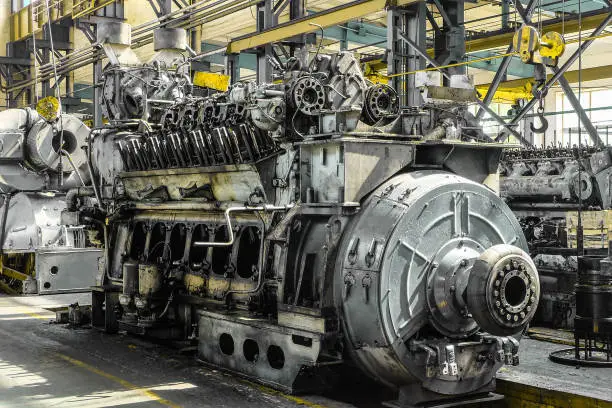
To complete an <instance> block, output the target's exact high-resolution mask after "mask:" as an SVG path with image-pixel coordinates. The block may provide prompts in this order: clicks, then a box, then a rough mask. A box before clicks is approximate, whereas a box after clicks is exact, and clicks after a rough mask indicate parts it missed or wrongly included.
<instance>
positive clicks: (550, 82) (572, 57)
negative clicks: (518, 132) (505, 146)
mask: <svg viewBox="0 0 612 408" xmlns="http://www.w3.org/2000/svg"><path fill="white" fill-rule="evenodd" d="M611 21H612V13H610V12H608V14H607V16H606V18H604V19H603V21H601V22H600V24H599V25H598V26H597V28H595V30H594V31H593V32H592V33H591V35H590V36H589V37H588V38H587V39H586V40H585V41H584V42H583V43H582V44H580V46H579V47H578V49H577V50H576V51H575V52H574V53H573V54H572V55H570V57H569V58H568V59H567V61H565V63H564V64H563V65H562V66H561V68H559V69H558V70H557V71H556V72H555V73H554V74H553V76H552V77H551V78H550V79H548V80H547V81H546V83H545V84H544V85H543V86H542V88H541V89H540V92H541V93H542V94H546V92H548V90H549V89H550V88H551V87H552V86H553V85H554V84H555V82H557V81H558V80H559V78H560V77H561V76H562V75H563V74H564V73H565V71H567V69H568V68H569V67H570V66H572V64H573V63H574V62H575V61H576V60H577V59H578V57H579V56H580V55H581V54H582V53H583V52H584V51H585V50H586V49H587V48H588V47H589V46H590V45H591V44H592V43H593V41H595V38H594V37H597V36H598V35H599V34H601V32H602V31H603V30H604V29H605V28H606V27H607V26H608V24H610V22H611ZM536 102H537V98H533V99H531V100H530V101H529V102H527V104H525V106H523V109H521V110H520V112H519V113H518V114H517V115H516V116H515V117H514V118H513V119H512V120H511V121H510V124H511V125H516V124H517V123H518V122H519V121H520V120H521V119H522V118H523V117H524V116H525V115H526V114H527V113H528V112H529V111H531V109H533V107H534V106H535V104H536ZM507 138H508V133H507V132H506V131H505V130H502V131H501V132H500V133H499V135H498V136H497V138H496V140H497V141H500V142H503V141H504V140H506V139H507Z"/></svg>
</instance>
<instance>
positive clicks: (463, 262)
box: [460, 259, 468, 266]
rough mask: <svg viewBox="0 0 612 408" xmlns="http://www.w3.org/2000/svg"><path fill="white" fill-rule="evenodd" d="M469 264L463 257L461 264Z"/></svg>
mask: <svg viewBox="0 0 612 408" xmlns="http://www.w3.org/2000/svg"><path fill="white" fill-rule="evenodd" d="M467 264H468V261H467V259H462V260H461V264H460V265H461V266H467Z"/></svg>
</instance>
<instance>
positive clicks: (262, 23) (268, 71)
mask: <svg viewBox="0 0 612 408" xmlns="http://www.w3.org/2000/svg"><path fill="white" fill-rule="evenodd" d="M272 7H273V6H272V0H264V1H263V2H262V3H260V4H258V5H257V31H258V32H262V31H264V30H267V29H268V28H271V27H274V26H275V25H276V24H277V21H276V16H275V14H274V13H273V11H272ZM269 58H274V56H273V54H272V44H264V45H263V46H261V47H259V48H258V49H257V82H258V83H264V82H267V83H269V82H272V79H273V78H272V74H273V72H274V70H273V68H272V64H270V63H269V61H268V59H269Z"/></svg>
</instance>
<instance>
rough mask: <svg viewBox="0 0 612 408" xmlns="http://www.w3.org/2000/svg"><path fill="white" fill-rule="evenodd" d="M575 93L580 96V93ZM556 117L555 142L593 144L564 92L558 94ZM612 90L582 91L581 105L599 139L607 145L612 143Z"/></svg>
mask: <svg viewBox="0 0 612 408" xmlns="http://www.w3.org/2000/svg"><path fill="white" fill-rule="evenodd" d="M574 92H575V93H576V95H578V91H577V90H576V89H575V90H574ZM555 97H556V115H555V117H554V119H552V120H554V121H555V124H556V128H555V134H554V138H555V139H554V142H556V143H561V144H562V145H568V144H569V145H577V144H578V143H579V142H581V143H582V144H591V143H592V142H591V140H590V139H589V135H588V133H587V132H586V130H585V128H584V126H583V125H582V123H580V121H579V118H578V115H577V114H576V112H574V108H573V107H572V104H571V103H570V102H569V100H568V99H567V97H566V96H565V94H564V93H563V92H557V94H556V96H555ZM610 101H612V89H592V90H581V92H580V104H581V105H582V108H583V109H584V110H585V113H586V115H587V116H588V117H589V119H590V120H591V122H592V123H593V125H594V126H595V128H596V129H597V132H598V134H599V137H600V138H601V139H602V140H603V141H604V142H605V143H606V144H609V143H610V142H612V137H611V136H612V135H610V133H611V132H612V129H611V128H612V119H611V118H610V113H611V111H612V103H611V102H610Z"/></svg>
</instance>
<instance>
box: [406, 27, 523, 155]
mask: <svg viewBox="0 0 612 408" xmlns="http://www.w3.org/2000/svg"><path fill="white" fill-rule="evenodd" d="M398 35H399V36H400V37H401V39H402V40H403V41H405V42H406V43H407V44H408V45H410V47H411V48H412V49H413V50H414V51H415V52H417V53H418V54H419V55H420V56H421V57H423V59H425V60H426V61H427V62H428V63H429V64H431V65H432V66H434V67H440V64H439V63H438V62H437V61H435V60H434V59H432V58H431V57H430V56H429V55H427V52H426V51H425V50H423V49H421V48H420V47H419V46H418V45H417V44H416V43H415V42H414V41H412V40H411V39H410V38H408V37H406V36H405V35H403V34H402V33H401V32H398ZM440 72H441V74H442V75H443V76H444V77H445V78H447V79H450V75H449V74H448V73H446V72H444V71H442V70H440ZM477 103H478V104H479V105H480V107H481V108H482V109H484V110H485V111H486V112H487V113H488V114H489V115H491V117H492V118H493V119H495V120H496V121H497V122H498V123H499V124H500V125H502V126H503V127H504V128H505V129H506V130H507V131H508V132H510V133H512V134H513V135H514V136H516V138H517V139H519V140H520V141H521V143H523V144H528V142H527V140H526V139H525V138H524V137H523V136H522V135H521V134H520V133H519V132H517V131H516V130H515V129H514V126H516V125H513V124H508V123H506V121H505V120H504V119H502V118H501V117H500V116H499V115H498V114H497V113H495V112H493V111H492V110H491V108H489V107H488V106H487V105H485V104H484V103H483V102H482V101H481V100H480V99H477Z"/></svg>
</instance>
